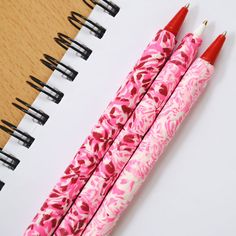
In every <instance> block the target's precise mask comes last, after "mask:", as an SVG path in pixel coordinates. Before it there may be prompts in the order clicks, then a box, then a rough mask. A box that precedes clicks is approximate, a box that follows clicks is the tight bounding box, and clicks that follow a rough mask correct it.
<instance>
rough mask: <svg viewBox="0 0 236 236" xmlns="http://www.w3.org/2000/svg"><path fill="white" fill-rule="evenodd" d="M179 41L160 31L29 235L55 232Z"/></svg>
mask: <svg viewBox="0 0 236 236" xmlns="http://www.w3.org/2000/svg"><path fill="white" fill-rule="evenodd" d="M175 43H176V41H175V36H174V35H173V34H172V33H170V32H168V31H165V30H161V31H159V32H158V33H157V35H156V36H155V38H154V39H153V40H152V42H151V43H150V44H149V45H148V46H147V48H146V49H145V51H144V52H143V55H142V57H141V59H140V60H139V61H138V62H137V64H136V65H135V67H134V69H133V70H132V72H130V73H129V75H128V77H127V79H126V82H125V83H124V84H123V85H122V86H121V87H120V88H119V90H118V92H117V94H116V96H115V99H114V100H113V101H111V102H110V104H109V105H108V107H107V108H106V110H105V112H104V114H103V115H102V116H101V117H100V119H99V121H98V124H97V125H96V126H95V127H94V128H93V130H92V132H91V134H90V135H89V136H88V137H87V139H86V140H85V142H84V143H83V145H82V146H81V148H80V149H79V151H78V152H77V154H76V155H75V157H74V159H73V161H72V163H71V164H70V165H69V166H68V167H67V169H66V170H65V173H64V175H63V176H62V177H61V179H60V181H59V182H58V183H57V184H56V186H55V187H54V189H53V190H52V192H51V194H50V195H49V197H48V198H47V199H46V201H45V202H44V204H43V206H42V207H41V209H40V211H39V212H38V214H37V215H36V216H35V217H34V219H33V221H32V223H31V224H30V225H29V227H28V228H27V230H26V232H25V235H30V236H32V235H34V236H35V235H40V236H44V235H51V234H52V233H53V231H54V230H55V229H56V227H57V226H58V225H59V223H60V221H61V219H62V217H63V216H64V215H65V213H66V212H67V211H68V209H69V208H70V206H71V205H72V203H73V201H74V200H75V198H76V197H77V195H78V194H79V193H80V191H81V189H82V188H83V186H84V185H85V183H86V182H87V180H88V179H89V178H90V176H91V174H92V173H93V171H94V170H95V168H96V167H97V165H98V163H99V162H100V161H101V159H102V157H103V156H104V154H105V153H106V151H107V150H108V148H109V147H110V146H111V144H112V142H113V141H114V139H115V138H116V136H117V135H118V134H119V132H120V130H121V129H122V128H123V126H124V125H125V123H126V122H127V120H128V118H129V117H130V115H131V114H132V112H133V110H134V109H135V107H136V106H137V104H138V103H139V102H140V100H141V99H142V97H143V96H144V94H145V93H146V92H147V90H148V88H149V87H150V85H151V84H152V82H153V80H154V79H155V77H156V76H157V74H158V73H159V71H160V69H161V68H162V67H163V65H164V63H165V62H166V59H167V58H168V57H169V56H170V54H171V53H172V50H173V48H174V46H175Z"/></svg>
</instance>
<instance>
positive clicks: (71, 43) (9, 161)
mask: <svg viewBox="0 0 236 236" xmlns="http://www.w3.org/2000/svg"><path fill="white" fill-rule="evenodd" d="M83 2H84V3H85V4H86V5H87V6H88V7H90V8H91V9H93V8H94V6H95V5H98V6H100V7H101V8H103V9H104V11H105V12H107V13H108V14H110V15H111V16H113V17H114V16H116V14H117V13H118V12H119V11H120V8H119V7H118V6H117V5H116V4H114V3H113V2H111V1H109V0H100V1H98V0H83ZM68 20H69V22H70V23H71V24H72V25H73V26H75V27H76V28H77V29H81V28H82V27H86V28H87V29H88V30H90V31H91V32H92V34H94V35H95V36H96V37H97V38H99V39H101V38H102V37H103V35H104V34H105V32H106V29H105V28H104V27H102V26H101V25H100V24H98V23H95V22H94V21H92V20H90V19H87V18H86V17H84V16H83V15H81V14H80V13H78V12H74V11H72V12H71V15H70V16H68ZM54 40H55V41H56V42H57V43H58V44H59V45H60V46H61V47H63V48H64V49H66V50H67V49H69V48H71V49H73V50H74V51H75V52H76V53H77V54H79V56H80V57H81V58H82V59H84V60H87V59H88V58H89V57H90V55H91V54H92V50H91V49H90V48H89V47H87V46H85V45H83V44H81V43H79V42H77V41H75V40H73V39H72V38H70V37H69V36H67V35H65V34H62V33H58V34H57V37H55V38H54ZM43 56H44V58H43V59H41V60H40V61H41V62H42V63H43V64H44V65H45V66H46V67H48V68H49V69H51V70H52V71H54V70H57V71H58V72H60V73H61V74H62V75H64V76H65V77H66V78H67V79H68V80H69V81H73V80H74V79H75V78H76V76H77V75H78V72H77V71H76V70H74V69H73V68H71V67H70V66H68V65H65V64H64V63H62V62H60V61H58V60H57V59H55V58H53V57H52V56H49V55H47V54H44V55H43ZM29 77H30V81H29V80H27V81H26V83H27V84H29V85H30V86H31V87H32V88H34V89H36V90H37V91H39V92H41V93H43V94H45V95H47V97H48V98H49V99H50V100H51V101H53V102H55V103H56V104H58V103H60V101H61V100H62V98H63V97H64V93H63V92H61V91H59V90H58V89H56V88H54V87H52V86H50V85H48V84H46V83H44V82H42V81H41V80H39V79H37V78H36V77H34V76H32V75H30V76H29ZM16 101H17V102H18V103H15V102H13V103H12V105H13V106H15V107H16V108H17V109H19V110H20V111H22V112H24V113H26V114H27V115H29V116H31V117H32V118H33V120H35V121H37V123H39V124H40V125H44V124H45V123H46V122H47V120H48V119H49V116H48V115H47V114H46V113H45V112H43V111H41V110H39V109H37V108H35V107H33V106H32V105H30V104H28V103H27V102H24V101H23V100H21V99H19V98H16ZM1 122H2V123H3V125H0V129H1V130H3V131H4V132H6V133H8V134H10V135H11V136H13V137H15V138H16V139H18V141H19V142H20V143H21V144H22V145H23V146H25V147H27V148H29V147H30V146H31V145H32V143H33V142H34V140H35V139H34V138H33V137H32V136H31V135H29V134H28V133H26V132H24V131H22V130H20V129H18V128H17V127H16V126H15V125H13V124H11V123H10V122H8V121H6V120H1ZM0 162H2V164H3V165H4V166H6V167H7V168H9V169H11V170H14V169H15V168H16V167H17V166H18V164H19V163H20V160H18V159H17V158H16V157H14V156H12V155H10V154H8V153H6V152H4V151H3V150H2V148H0ZM4 185H5V183H4V182H3V181H1V180H0V191H1V189H2V188H3V187H4Z"/></svg>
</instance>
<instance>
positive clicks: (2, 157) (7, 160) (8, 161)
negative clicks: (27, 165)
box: [0, 148, 20, 170]
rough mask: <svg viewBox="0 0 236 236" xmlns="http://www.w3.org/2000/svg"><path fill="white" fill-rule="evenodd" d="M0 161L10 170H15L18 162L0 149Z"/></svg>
mask: <svg viewBox="0 0 236 236" xmlns="http://www.w3.org/2000/svg"><path fill="white" fill-rule="evenodd" d="M0 161H1V162H2V163H3V164H4V165H5V166H7V167H8V168H9V169H11V170H15V168H16V167H17V166H18V164H19V163H20V161H19V160H18V159H17V158H15V157H13V156H12V155H10V154H8V153H6V152H4V151H3V150H2V148H0Z"/></svg>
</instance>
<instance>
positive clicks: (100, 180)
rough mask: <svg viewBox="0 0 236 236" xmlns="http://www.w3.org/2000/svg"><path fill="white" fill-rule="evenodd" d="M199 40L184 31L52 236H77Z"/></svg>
mask: <svg viewBox="0 0 236 236" xmlns="http://www.w3.org/2000/svg"><path fill="white" fill-rule="evenodd" d="M201 42H202V40H201V39H200V38H195V36H193V34H187V35H186V36H185V37H184V39H183V40H182V42H181V44H180V45H179V47H178V49H177V50H176V51H175V52H174V53H173V55H172V56H171V58H170V60H169V61H168V62H167V63H166V65H165V66H164V68H163V69H162V71H161V72H160V74H159V75H158V76H157V78H156V79H155V81H154V82H153V84H152V85H151V87H150V89H149V90H148V92H147V94H146V95H145V96H144V98H143V99H142V101H141V102H140V103H139V105H138V106H137V108H136V109H135V111H134V113H133V114H132V116H131V117H130V119H129V120H128V122H127V123H126V125H125V126H124V128H123V129H122V131H121V132H120V134H119V135H118V136H117V138H116V139H115V141H114V143H113V144H112V145H111V147H110V149H109V150H108V152H107V153H106V154H105V156H104V158H103V160H102V161H101V163H100V164H99V166H98V168H97V169H96V170H95V172H94V173H93V175H92V176H91V178H90V179H89V181H88V182H87V184H86V185H85V187H84V188H83V190H82V191H81V193H80V194H79V196H78V198H77V199H76V201H75V203H74V204H73V206H72V207H71V209H70V211H69V212H68V213H67V215H66V216H65V218H64V219H63V221H62V223H61V224H60V226H59V227H58V229H57V230H56V232H55V235H62V232H63V233H64V234H66V235H81V234H82V232H83V230H84V229H85V227H86V225H87V224H88V222H89V221H90V219H91V218H92V216H93V215H94V213H95V212H96V210H97V209H98V207H99V205H100V204H101V203H102V201H103V199H104V198H105V196H106V194H107V193H108V191H109V189H110V188H111V187H112V185H113V184H114V182H115V180H116V179H117V177H118V175H119V174H120V172H121V171H122V169H123V168H124V166H125V165H126V163H127V162H128V160H129V159H130V157H131V156H132V154H133V152H134V151H135V149H136V148H137V147H138V145H139V143H140V142H141V141H142V139H143V137H144V135H145V133H146V132H147V131H148V129H149V128H150V127H151V125H152V124H153V122H154V121H155V118H156V117H157V115H158V114H159V112H160V111H161V109H162V108H163V106H164V105H165V103H166V101H167V100H168V98H169V97H170V95H171V94H172V93H173V91H174V89H175V88H176V86H177V85H178V83H179V81H180V79H181V78H182V76H183V75H184V73H185V72H186V71H187V69H188V67H189V66H190V64H191V63H192V61H193V60H194V58H195V56H196V53H197V51H198V48H199V46H200V45H201Z"/></svg>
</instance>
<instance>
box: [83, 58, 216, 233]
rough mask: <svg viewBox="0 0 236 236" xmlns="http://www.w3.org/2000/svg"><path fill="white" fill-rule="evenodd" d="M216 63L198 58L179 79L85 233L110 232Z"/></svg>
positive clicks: (202, 89)
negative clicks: (180, 79)
mask: <svg viewBox="0 0 236 236" xmlns="http://www.w3.org/2000/svg"><path fill="white" fill-rule="evenodd" d="M212 73H213V66H212V65H211V64H209V63H208V62H206V61H204V60H202V59H197V60H196V61H195V62H194V63H193V65H192V66H191V67H190V68H189V70H188V72H187V73H186V75H185V76H184V78H183V79H182V81H181V82H180V83H179V85H178V87H177V88H176V90H175V91H174V93H173V95H172V96H171V97H170V99H169V101H168V102H167V103H166V105H165V107H164V109H163V110H162V111H161V113H160V115H159V116H158V118H157V119H156V121H155V122H154V124H153V126H152V128H151V129H150V130H149V132H148V133H147V135H146V136H145V137H144V139H143V141H142V142H141V144H140V146H139V147H138V149H137V150H136V152H135V153H134V155H133V156H132V158H131V159H130V161H129V162H128V164H127V165H126V167H125V168H124V170H123V171H122V173H121V175H120V176H119V178H118V179H117V181H116V183H115V185H114V186H113V188H112V189H111V191H110V192H109V193H108V195H107V196H106V198H105V200H104V201H103V203H102V205H101V206H100V208H99V210H98V211H97V213H96V214H95V216H94V217H93V219H92V220H91V222H90V224H89V225H88V227H87V228H86V229H85V231H84V232H83V236H106V235H109V234H110V233H111V231H112V229H113V227H114V226H115V224H116V222H117V221H118V219H119V217H120V216H121V214H122V212H124V210H125V209H126V208H127V207H128V205H129V204H130V202H131V200H132V199H133V197H134V196H135V194H136V193H137V191H138V190H139V188H140V187H141V185H142V184H143V182H144V181H145V179H146V177H147V176H148V174H149V173H150V171H151V170H152V168H153V167H154V165H155V163H156V162H157V160H158V159H159V157H160V156H161V154H162V153H163V151H164V149H165V148H166V146H167V145H168V143H169V142H170V141H171V139H172V138H173V136H174V135H175V133H176V131H177V129H178V128H179V126H180V125H181V123H182V122H183V120H184V118H185V117H186V116H187V114H188V113H189V111H190V109H191V108H192V106H193V105H194V103H195V102H196V100H197V99H198V97H199V96H200V95H201V94H202V92H203V91H204V88H205V87H206V85H207V83H208V81H209V79H210V77H211V75H212Z"/></svg>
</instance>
